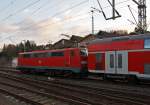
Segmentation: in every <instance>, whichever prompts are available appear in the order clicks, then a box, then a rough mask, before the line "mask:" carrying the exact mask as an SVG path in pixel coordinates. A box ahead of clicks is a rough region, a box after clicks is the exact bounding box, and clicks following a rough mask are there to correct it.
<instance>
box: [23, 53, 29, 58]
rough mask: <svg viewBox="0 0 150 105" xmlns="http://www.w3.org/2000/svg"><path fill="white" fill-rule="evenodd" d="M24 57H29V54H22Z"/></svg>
mask: <svg viewBox="0 0 150 105" xmlns="http://www.w3.org/2000/svg"><path fill="white" fill-rule="evenodd" d="M23 57H24V58H31V54H23Z"/></svg>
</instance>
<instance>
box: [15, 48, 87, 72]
mask: <svg viewBox="0 0 150 105" xmlns="http://www.w3.org/2000/svg"><path fill="white" fill-rule="evenodd" d="M17 69H19V70H21V71H22V72H48V73H50V74H56V73H57V74H59V73H60V74H66V73H68V74H70V73H73V74H87V72H88V70H87V51H86V49H80V48H66V49H58V50H44V51H32V52H23V53H19V57H18V66H17Z"/></svg>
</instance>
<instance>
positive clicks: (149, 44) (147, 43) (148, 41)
mask: <svg viewBox="0 0 150 105" xmlns="http://www.w3.org/2000/svg"><path fill="white" fill-rule="evenodd" d="M144 48H150V39H145V40H144Z"/></svg>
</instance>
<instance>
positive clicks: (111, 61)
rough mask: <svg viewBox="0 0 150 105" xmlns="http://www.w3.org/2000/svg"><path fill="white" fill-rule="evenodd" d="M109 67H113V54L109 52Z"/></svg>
mask: <svg viewBox="0 0 150 105" xmlns="http://www.w3.org/2000/svg"><path fill="white" fill-rule="evenodd" d="M110 68H114V55H113V54H110Z"/></svg>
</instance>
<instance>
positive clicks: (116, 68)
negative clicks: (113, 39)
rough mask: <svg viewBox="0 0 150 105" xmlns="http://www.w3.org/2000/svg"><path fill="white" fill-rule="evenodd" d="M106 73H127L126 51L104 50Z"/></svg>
mask: <svg viewBox="0 0 150 105" xmlns="http://www.w3.org/2000/svg"><path fill="white" fill-rule="evenodd" d="M105 61H106V63H105V67H106V73H112V74H127V73H128V53H127V52H124V51H110V52H106V58H105Z"/></svg>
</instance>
